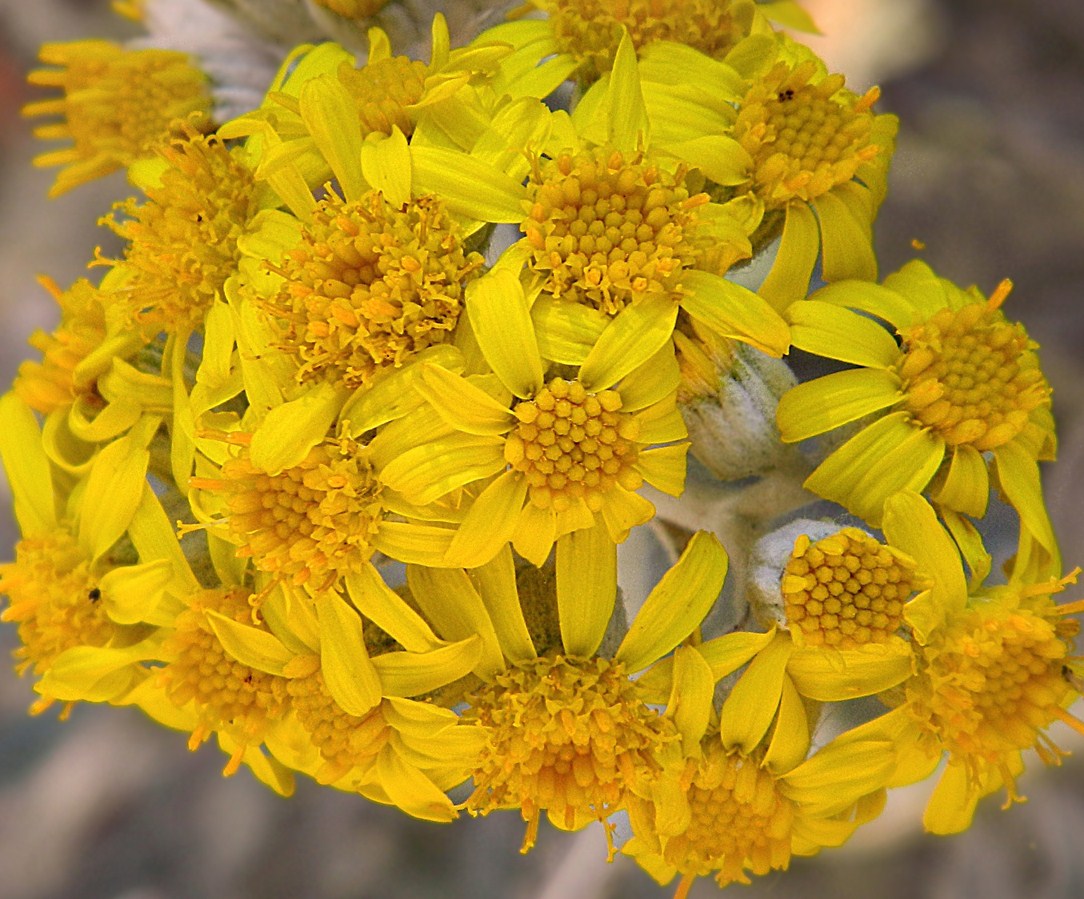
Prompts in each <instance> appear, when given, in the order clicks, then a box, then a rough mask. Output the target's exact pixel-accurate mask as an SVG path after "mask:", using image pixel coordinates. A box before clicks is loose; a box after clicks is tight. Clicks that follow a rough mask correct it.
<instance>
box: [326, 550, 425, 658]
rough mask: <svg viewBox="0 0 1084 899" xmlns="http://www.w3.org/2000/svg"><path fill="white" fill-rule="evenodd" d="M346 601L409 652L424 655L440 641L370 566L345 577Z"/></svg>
mask: <svg viewBox="0 0 1084 899" xmlns="http://www.w3.org/2000/svg"><path fill="white" fill-rule="evenodd" d="M346 591H347V594H348V596H349V597H350V601H351V602H352V603H353V604H354V606H355V608H357V610H358V611H359V612H361V614H362V615H363V616H365V618H366V619H367V620H369V621H371V622H372V623H373V624H375V625H376V626H377V627H378V628H380V629H381V630H382V631H384V632H385V633H386V634H388V636H390V637H391V638H392V639H393V640H395V642H396V643H398V644H399V645H400V646H402V647H403V648H404V649H406V650H408V651H409V652H415V653H421V652H428V651H429V650H431V649H435V648H436V647H437V646H439V645H440V640H439V639H438V638H437V635H436V634H434V633H433V631H432V629H431V628H430V627H429V625H428V624H427V623H426V622H425V619H424V618H422V617H421V615H419V614H418V613H417V612H415V611H414V610H413V609H412V608H411V607H410V606H409V605H407V604H406V602H404V601H403V598H402V597H401V596H400V595H399V594H398V593H396V592H395V591H394V590H392V589H391V588H390V587H389V586H388V585H387V584H386V583H385V582H384V579H383V578H382V577H381V576H380V573H379V572H378V571H377V570H376V568H375V567H373V566H372V565H365V566H363V567H362V569H361V571H359V572H358V573H356V574H354V573H351V574H347V575H346Z"/></svg>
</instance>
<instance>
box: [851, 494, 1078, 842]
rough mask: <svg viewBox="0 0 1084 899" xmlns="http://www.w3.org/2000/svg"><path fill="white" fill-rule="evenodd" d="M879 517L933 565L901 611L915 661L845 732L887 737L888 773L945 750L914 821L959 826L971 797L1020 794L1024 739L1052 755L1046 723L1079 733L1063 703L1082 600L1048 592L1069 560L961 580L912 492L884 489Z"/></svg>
mask: <svg viewBox="0 0 1084 899" xmlns="http://www.w3.org/2000/svg"><path fill="white" fill-rule="evenodd" d="M885 527H886V529H888V530H891V531H892V532H893V533H894V534H895V539H896V543H897V544H898V545H901V546H906V547H907V550H908V552H910V553H911V554H912V555H913V556H914V557H915V559H916V560H917V561H918V562H919V564H920V565H923V566H925V567H926V569H927V570H931V571H936V574H935V577H934V581H933V585H932V586H931V587H930V589H929V590H928V591H926V592H924V593H923V594H920V596H919V597H918V598H916V600H915V601H914V602H913V603H912V605H911V607H910V609H909V610H908V613H907V619H908V623H909V625H910V626H911V628H912V630H913V633H914V643H915V646H914V648H915V659H916V668H915V673H914V674H913V676H911V677H910V678H908V679H907V680H906V681H904V683H903V684H901V685H900V687H898V688H896V689H895V690H892V691H889V692H888V693H887V694H886V695H885V697H884V698H885V700H886V702H888V703H889V704H890V705H892V706H894V707H895V708H894V710H893V711H892V712H889V713H888V714H887V715H884V716H882V717H881V718H878V719H875V720H874V721H872V722H870V723H869V724H867V725H863V726H862V727H860V728H857V729H856V730H854V731H851V732H849V734H848V739H850V738H852V737H853V738H854V739H859V738H861V739H866V738H870V737H872V738H874V739H881V738H887V739H891V740H893V742H894V743H895V745H896V746H897V747H898V750H899V756H900V757H899V760H898V765H897V770H896V772H895V774H894V775H893V783H894V784H902V783H911V782H913V781H915V780H920V779H922V778H924V777H927V776H929V775H930V774H931V773H932V772H933V771H934V769H935V768H936V766H937V765H938V763H939V762H940V761H941V759H942V757H943V756H945V755H947V765H946V767H945V770H944V773H943V774H942V775H941V778H940V780H939V782H938V785H937V787H936V789H935V790H934V793H933V796H932V797H931V799H930V802H929V804H928V806H927V808H926V814H925V817H924V823H925V825H926V828H927V829H928V830H931V831H933V832H935V833H953V832H956V831H960V830H964V829H966V828H967V827H968V826H969V825H970V823H971V817H972V815H973V814H974V811H975V805H976V803H977V802H978V800H979V799H980V798H982V797H983V796H985V795H987V794H989V793H991V792H993V791H994V790H996V789H998V788H999V787H1001V786H1004V787H1005V788H1006V790H1007V792H1008V803H1011V802H1013V801H1014V800H1017V799H1019V798H1020V797H1019V796H1018V795H1017V792H1016V777H1017V775H1018V774H1019V773H1020V772H1021V770H1022V769H1023V760H1022V756H1021V753H1022V752H1023V751H1024V750H1028V749H1035V750H1036V751H1037V752H1038V754H1039V757H1040V758H1041V759H1042V760H1043V761H1044V762H1046V763H1047V764H1057V763H1058V762H1059V758H1060V755H1061V754H1062V753H1061V751H1060V750H1059V749H1058V748H1057V747H1056V746H1055V744H1054V743H1053V741H1052V740H1051V739H1050V737H1049V736H1048V735H1047V734H1046V729H1047V728H1048V727H1049V726H1050V725H1051V724H1052V723H1054V722H1055V721H1062V722H1064V723H1066V724H1068V725H1070V726H1071V727H1073V728H1074V729H1076V730H1077V731H1079V732H1081V733H1084V722H1081V721H1079V720H1078V719H1076V718H1075V717H1073V716H1072V715H1071V714H1070V713H1069V712H1067V711H1066V708H1067V707H1068V706H1069V704H1070V703H1071V702H1072V701H1073V700H1074V699H1077V698H1078V696H1079V692H1078V690H1077V688H1076V686H1074V684H1075V683H1076V680H1075V678H1076V676H1077V675H1078V674H1079V672H1078V662H1077V660H1076V656H1075V655H1074V654H1073V638H1074V637H1075V635H1076V633H1077V630H1078V623H1077V622H1076V621H1074V620H1071V619H1070V618H1069V617H1068V616H1070V615H1073V614H1075V613H1077V612H1079V611H1080V609H1081V603H1079V602H1075V603H1069V604H1066V605H1063V606H1058V605H1056V604H1055V603H1054V601H1053V600H1052V598H1051V597H1052V595H1053V594H1055V593H1059V592H1061V591H1062V590H1063V589H1064V588H1065V586H1066V584H1069V583H1073V582H1075V581H1076V575H1077V573H1078V571H1079V569H1078V570H1077V572H1073V573H1072V574H1070V575H1069V576H1067V577H1065V578H1061V579H1059V578H1056V577H1049V578H1047V579H1045V580H1040V581H1024V580H1020V579H1018V578H1016V577H1015V576H1013V577H1010V579H1009V582H1008V583H1007V584H1006V585H1004V586H995V587H985V588H980V589H974V588H972V589H970V590H969V588H968V584H967V582H966V581H965V579H964V574H963V569H962V566H961V565H960V558H959V555H958V552H957V551H956V549H955V547H954V545H953V543H952V541H951V539H950V538H949V536H948V534H947V533H945V531H944V530H943V528H942V527H941V525H940V524H939V523H938V521H937V519H936V516H935V514H934V512H933V509H932V508H931V507H930V506H929V504H928V503H926V501H925V500H923V499H922V498H921V497H920V496H918V495H917V494H916V493H914V492H910V491H907V492H903V493H900V494H897V495H896V496H894V497H892V498H891V499H890V500H889V501H888V503H887V505H886V510H885Z"/></svg>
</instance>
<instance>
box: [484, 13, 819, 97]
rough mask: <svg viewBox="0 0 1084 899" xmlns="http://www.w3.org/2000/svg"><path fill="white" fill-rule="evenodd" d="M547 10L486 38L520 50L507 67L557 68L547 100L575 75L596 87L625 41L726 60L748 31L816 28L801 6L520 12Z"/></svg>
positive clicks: (544, 92) (499, 27) (492, 31)
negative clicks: (775, 25)
mask: <svg viewBox="0 0 1084 899" xmlns="http://www.w3.org/2000/svg"><path fill="white" fill-rule="evenodd" d="M533 10H540V11H542V12H544V13H545V14H546V16H545V18H528V19H521V20H520V21H517V22H510V23H506V24H503V25H497V26H495V27H494V28H491V29H489V30H488V31H486V32H483V34H482V35H481V36H480V37H479V40H480V41H507V42H508V43H510V44H512V46H513V47H515V48H516V52H515V53H514V54H513V55H512V56H511V57H510V58H509V59H508V61H507V62H506V63H505V65H506V66H507V67H508V68H509V69H512V70H515V71H527V70H530V69H532V68H533V67H534V66H536V65H538V63H539V62H540V61H542V60H543V59H545V60H547V62H546V63H545V67H548V68H549V69H551V70H553V74H552V75H551V76H550V78H552V81H547V82H546V84H547V87H548V88H549V89H542V90H540V91H539V96H546V95H547V94H548V93H549V92H550V90H552V88H554V87H556V86H557V84H559V83H560V82H561V81H563V80H565V79H567V78H569V77H571V76H573V75H575V77H576V78H577V80H579V81H580V82H581V83H584V84H589V83H591V82H593V81H595V80H596V79H598V78H599V77H601V76H603V75H605V74H606V73H608V72H609V71H610V69H611V68H612V67H613V65H614V59H615V57H616V55H617V48H618V45H619V44H620V42H621V40H622V36H623V35H625V34H628V37H629V39H630V40H631V42H632V46H633V47H634V48H635V49H636V50H637V51H643V50H644V49H645V48H646V47H648V46H650V45H651V44H654V43H657V42H659V41H673V42H675V43H679V44H684V45H686V46H690V47H695V48H696V49H697V50H700V51H702V52H703V53H706V54H708V55H709V56H712V57H716V58H721V57H722V56H724V55H725V54H726V53H727V52H728V51H729V50H730V49H731V48H733V47H734V46H735V44H737V43H739V41H741V40H742V38H744V37H746V36H748V35H749V34H752V33H756V34H764V33H769V34H770V33H771V25H770V24H769V21H770V20H775V21H783V22H785V23H786V24H789V25H793V26H796V27H799V28H805V29H807V30H811V29H812V28H813V23H812V22H811V21H810V19H809V17H808V16H807V15H805V13H804V12H802V11H801V10H800V9H799V7H798V6H797V4H795V3H791V2H783V3H771V4H758V3H753V2H750V0H623V2H618V3H608V2H605V0H528V2H527V3H525V4H524V5H523V7H521V9H520V10H519V12H520V13H521V14H522V13H524V12H530V11H533Z"/></svg>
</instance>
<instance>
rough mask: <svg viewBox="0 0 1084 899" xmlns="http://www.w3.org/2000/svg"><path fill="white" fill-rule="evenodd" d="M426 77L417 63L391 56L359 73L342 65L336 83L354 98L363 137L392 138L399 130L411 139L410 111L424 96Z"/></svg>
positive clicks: (426, 71) (421, 65)
mask: <svg viewBox="0 0 1084 899" xmlns="http://www.w3.org/2000/svg"><path fill="white" fill-rule="evenodd" d="M428 74H429V68H428V66H426V64H425V63H423V62H421V61H420V60H417V59H409V58H408V57H406V56H391V57H387V58H384V59H376V60H372V61H370V62H369V63H368V64H367V65H365V66H363V67H362V68H360V69H355V68H352V67H351V66H348V65H343V67H342V68H341V69H340V70H339V81H341V82H342V84H343V86H344V87H346V89H347V91H349V93H350V95H351V96H352V97H353V98H354V103H355V105H356V108H357V113H358V119H359V121H360V122H361V130H362V133H363V134H391V132H392V129H394V128H398V129H399V130H400V131H402V132H403V134H404V135H406V136H407V137H410V135H411V134H413V132H414V122H413V119H412V118H411V115H410V107H412V106H413V105H414V104H415V103H418V102H419V101H420V100H421V99H422V97H423V96H424V95H425V79H426V77H427V76H428Z"/></svg>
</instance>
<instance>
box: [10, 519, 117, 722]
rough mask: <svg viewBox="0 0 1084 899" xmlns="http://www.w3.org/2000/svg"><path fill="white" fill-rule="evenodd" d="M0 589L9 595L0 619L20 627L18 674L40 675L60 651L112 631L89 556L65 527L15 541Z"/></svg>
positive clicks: (105, 639) (39, 706)
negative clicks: (13, 551) (12, 556)
mask: <svg viewBox="0 0 1084 899" xmlns="http://www.w3.org/2000/svg"><path fill="white" fill-rule="evenodd" d="M0 593H3V594H6V595H7V596H8V597H9V604H8V607H7V608H6V609H4V611H3V613H0V621H14V622H16V623H17V624H18V626H19V640H20V642H21V643H22V645H21V646H20V647H19V648H18V649H16V650H15V652H14V656H15V659H16V665H15V670H16V671H17V672H18V673H19V674H24V673H26V672H27V671H30V672H32V673H33V674H35V675H37V676H39V677H40V676H41V675H42V674H44V673H45V672H46V671H47V670H48V669H49V666H50V665H51V664H52V662H53V660H54V659H56V657H57V656H59V655H60V654H61V653H62V652H64V650H66V649H70V648H71V647H73V646H105V645H106V644H107V643H109V641H110V640H112V639H113V637H114V636H115V635H116V634H117V626H116V625H115V624H114V623H113V622H112V621H110V619H109V617H108V615H106V612H105V604H104V603H103V602H101V597H102V594H101V589H100V588H99V586H98V580H97V578H96V577H94V576H93V575H92V574H91V570H90V560H89V559H88V558H87V556H86V554H85V552H84V551H83V549H82V548H81V547H80V546H79V544H78V542H77V541H76V540H75V538H74V537H73V536H72V535H71V533H70V532H69V531H68V530H66V529H64V530H60V529H58V530H57V531H56V532H55V533H53V534H51V535H49V536H40V537H27V538H24V539H23V540H21V541H19V543H18V544H16V546H15V561H14V562H9V563H6V564H3V565H0ZM51 704H52V700H51V699H49V698H43V699H39V700H38V701H37V702H35V703H34V705H33V706H32V707H31V712H33V713H37V712H40V711H42V710H44V709H45V708H47V707H48V706H49V705H51Z"/></svg>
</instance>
